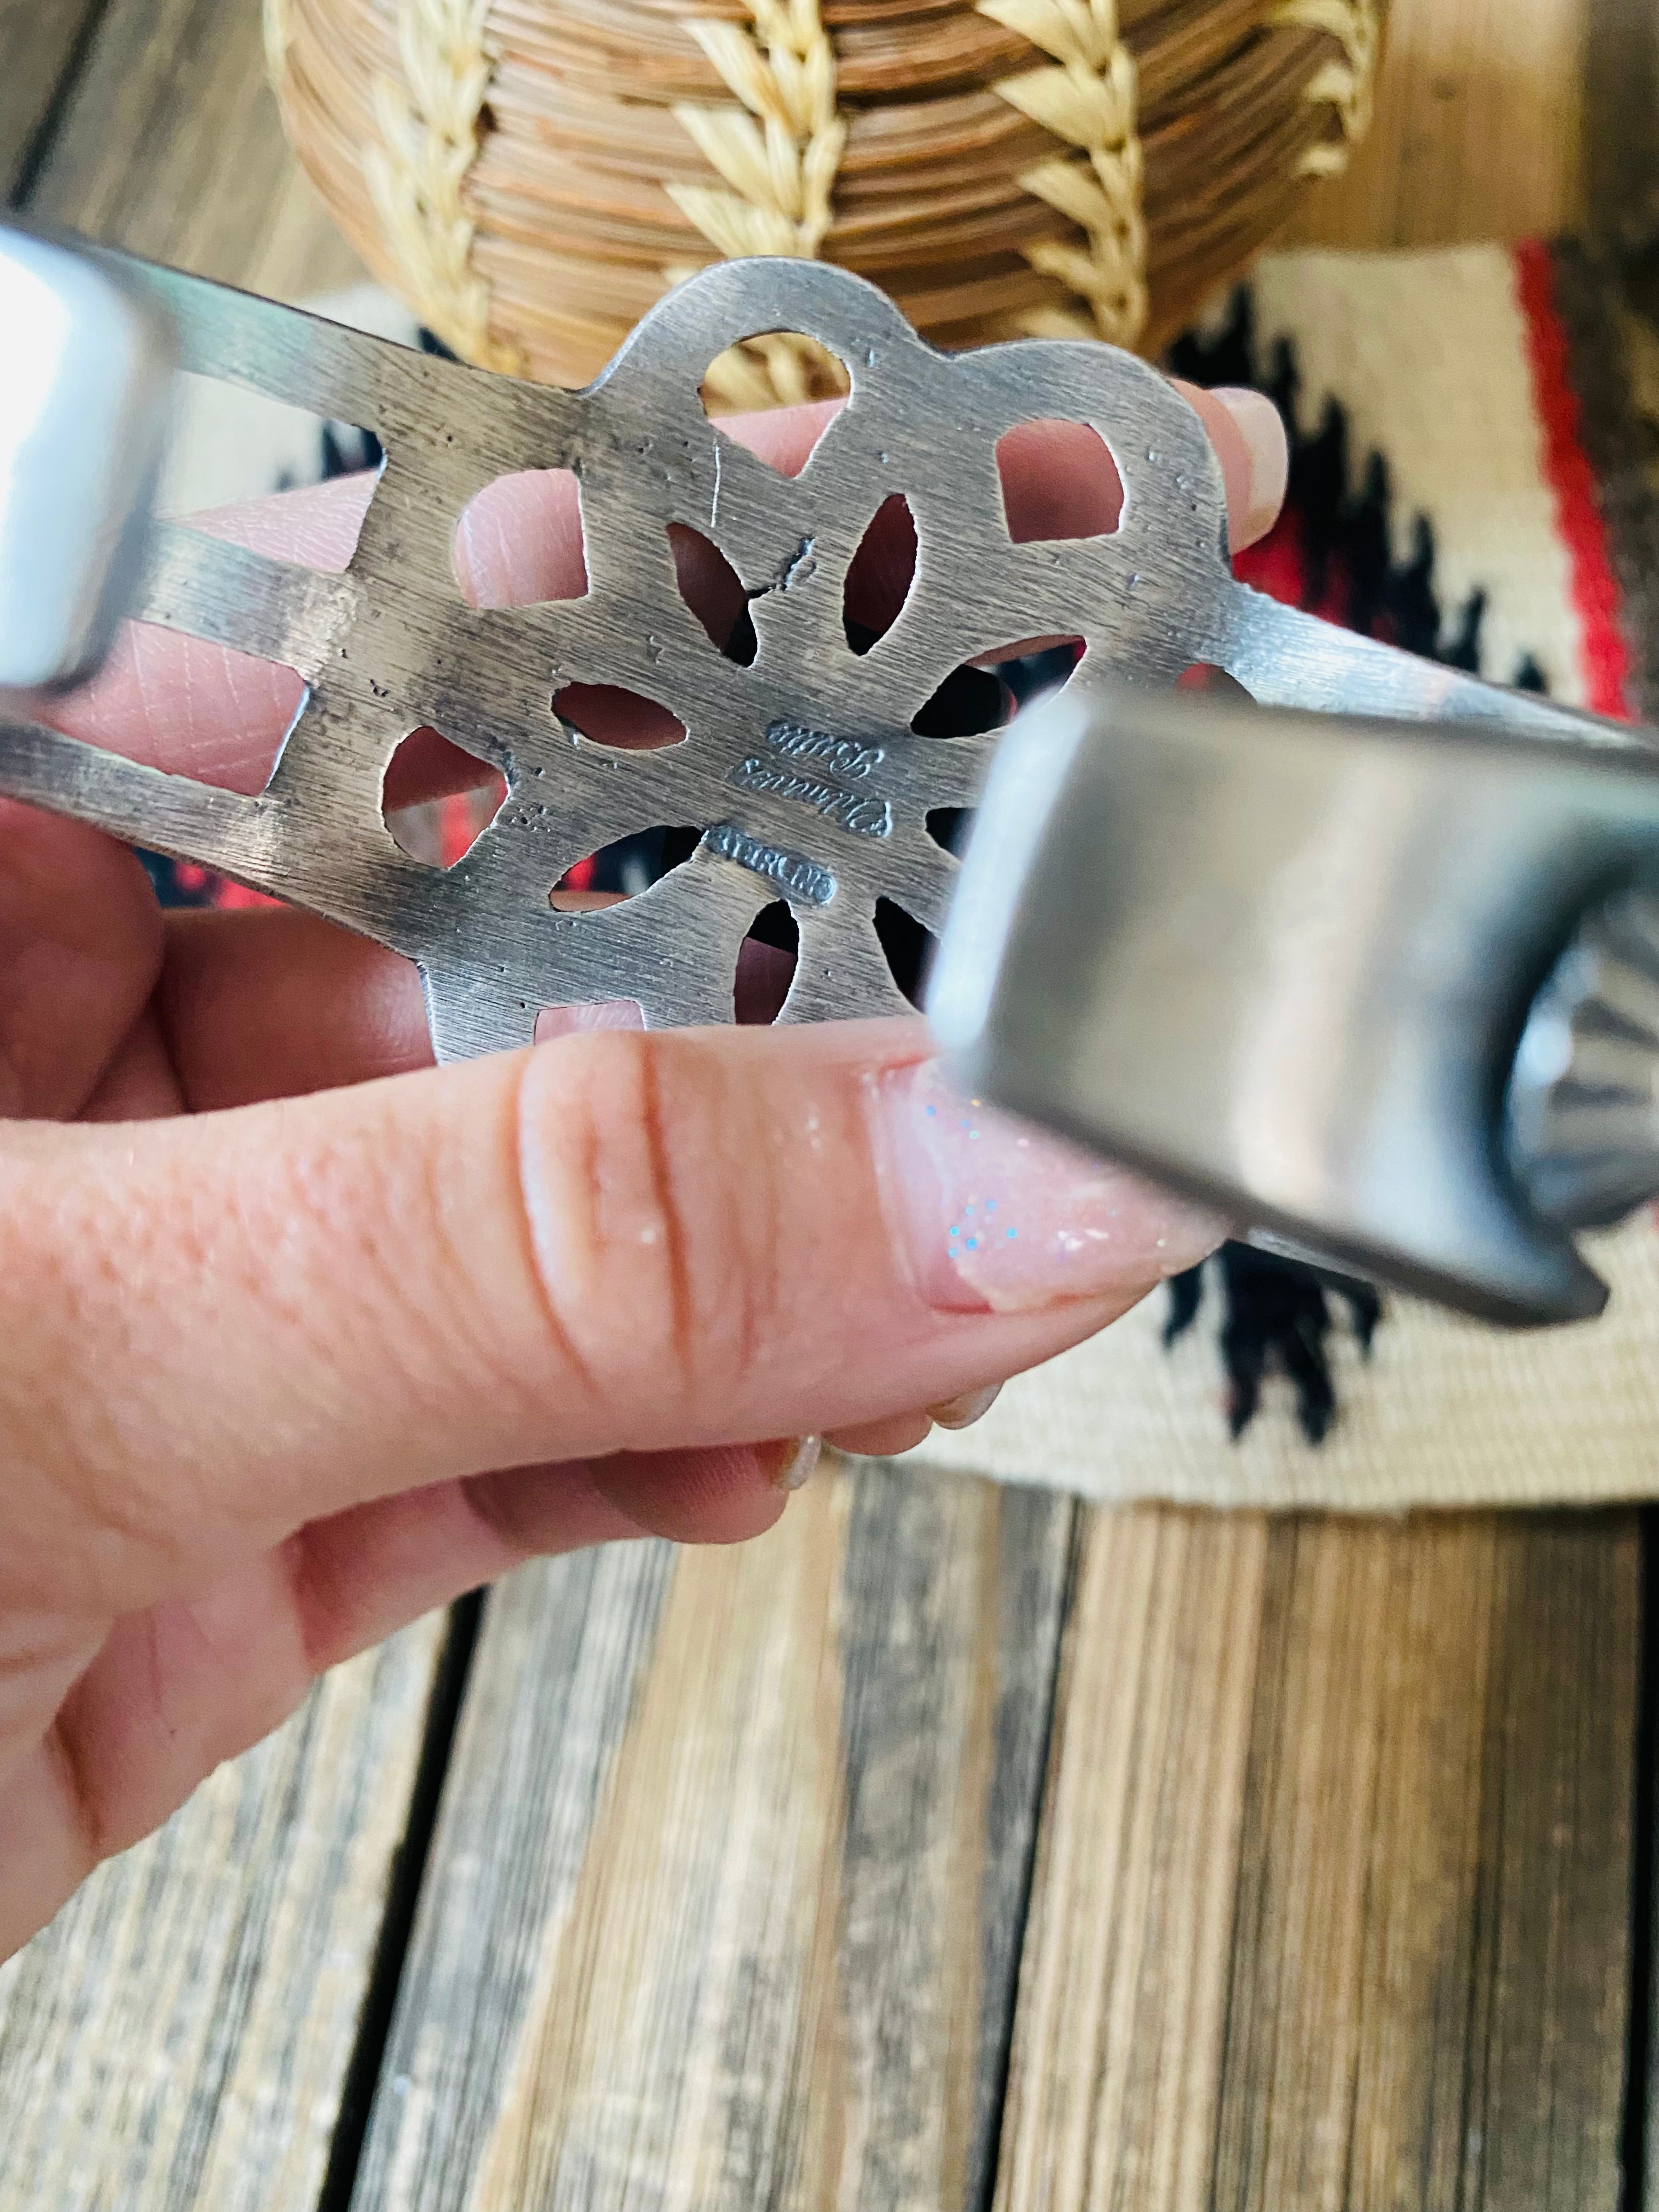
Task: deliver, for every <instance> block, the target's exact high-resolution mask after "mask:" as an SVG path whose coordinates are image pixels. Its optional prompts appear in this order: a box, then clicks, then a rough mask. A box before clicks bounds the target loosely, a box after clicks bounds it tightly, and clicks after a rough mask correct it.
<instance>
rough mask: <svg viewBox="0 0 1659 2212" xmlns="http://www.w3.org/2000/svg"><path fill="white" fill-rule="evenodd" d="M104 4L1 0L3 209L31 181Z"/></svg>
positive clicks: (0, 171) (0, 185)
mask: <svg viewBox="0 0 1659 2212" xmlns="http://www.w3.org/2000/svg"><path fill="white" fill-rule="evenodd" d="M102 5H103V0H0V62H3V67H0V206H3V205H5V204H7V203H9V202H10V201H12V200H14V199H15V197H17V194H18V191H19V190H20V188H21V186H22V185H25V184H26V182H27V175H28V171H29V168H30V167H31V166H32V163H33V159H34V157H35V155H36V154H37V152H38V151H39V149H40V146H41V143H42V140H43V135H44V134H45V133H46V132H47V131H50V129H51V127H52V113H53V109H54V106H55V103H56V100H57V97H58V94H59V92H60V91H62V90H63V89H64V88H66V86H67V85H68V84H69V83H70V82H71V81H72V80H73V77H74V74H75V70H76V63H77V62H78V60H79V59H80V53H81V48H82V41H83V40H86V39H87V38H88V36H89V35H90V33H91V32H92V30H93V29H94V26H95V23H96V21H97V16H98V11H99V9H100V7H101V6H102Z"/></svg>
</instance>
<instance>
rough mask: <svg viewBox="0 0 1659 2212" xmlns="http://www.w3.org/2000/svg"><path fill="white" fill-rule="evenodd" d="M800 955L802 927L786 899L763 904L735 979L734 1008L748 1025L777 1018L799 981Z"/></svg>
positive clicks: (741, 947)
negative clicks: (790, 989) (792, 988)
mask: <svg viewBox="0 0 1659 2212" xmlns="http://www.w3.org/2000/svg"><path fill="white" fill-rule="evenodd" d="M799 958H800V929H799V925H798V924H797V922H796V921H795V917H794V915H793V914H792V913H791V911H790V909H789V907H788V905H787V902H786V901H784V900H783V899H775V900H774V901H773V902H772V903H771V905H770V906H763V908H761V910H760V912H759V913H758V914H757V915H756V916H755V919H754V920H753V921H751V922H750V925H749V931H748V934H747V935H746V936H745V937H744V940H743V943H742V944H741V945H739V946H738V967H737V973H736V975H734V976H733V977H732V1014H733V1017H734V1018H735V1019H736V1020H737V1021H738V1022H739V1023H741V1024H744V1025H745V1026H757V1027H763V1026H764V1025H765V1024H767V1023H769V1022H775V1021H776V1019H777V1018H778V1016H779V1015H780V1014H781V1012H782V1011H783V1002H784V1000H786V999H787V997H788V995H789V986H790V985H791V984H792V983H793V981H794V980H795V967H796V963H797V962H798V961H799Z"/></svg>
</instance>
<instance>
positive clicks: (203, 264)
mask: <svg viewBox="0 0 1659 2212" xmlns="http://www.w3.org/2000/svg"><path fill="white" fill-rule="evenodd" d="M18 4H29V0H18ZM33 5H35V6H36V7H37V9H38V10H39V12H40V13H41V14H42V15H51V14H52V13H53V12H54V10H55V9H56V8H57V7H58V0H33ZM28 206H29V208H30V210H31V211H32V212H33V214H35V215H37V216H41V217H43V218H45V219H46V220H49V221H53V222H63V223H67V224H68V225H70V227H71V228H74V229H76V230H80V231H83V232H85V233H86V234H88V235H89V236H91V237H94V238H99V239H101V240H105V241H106V243H108V244H110V245H114V246H127V247H129V248H130V249H131V251H132V252H135V253H143V254H147V255H149V256H150V257H151V258H154V259H156V260H159V261H166V262H170V263H172V264H174V265H175V266H177V267H179V268H181V269H192V270H197V271H198V272H199V273H200V274H201V275H203V276H216V277H219V278H222V280H223V281H225V282H226V283H234V284H240V285H244V286H246V288H247V289H250V290H252V291H256V292H264V293H267V294H269V295H271V296H272V297H274V298H277V299H299V298H303V297H304V296H305V295H307V293H313V294H314V293H317V292H322V291H327V290H330V289H333V288H335V287H337V286H339V285H343V284H348V283H353V282H356V281H357V280H358V279H359V278H360V277H361V276H362V266H361V264H359V262H358V261H357V259H356V256H355V255H354V254H353V253H352V252H351V250H350V248H349V246H347V245H346V244H345V242H344V240H343V239H342V238H341V237H340V236H339V234H338V233H337V231H336V230H335V229H334V228H333V225H332V224H331V222H330V221H329V219H328V217H327V216H325V213H324V212H323V210H322V206H321V204H320V203H319V200H318V199H317V197H316V196H315V194H314V193H313V191H312V189H311V187H310V185H308V184H307V183H306V181H305V179H303V178H302V177H301V174H300V173H299V171H298V169H297V168H296V167H295V162H294V159H293V156H292V155H290V154H289V150H288V147H287V144H286V143H285V142H284V140H283V134H282V127H281V125H280V124H279V122H278V120H277V116H276V101H275V100H273V99H272V98H271V95H270V91H269V89H268V88H267V86H266V84H265V79H264V43H263V40H262V37H261V33H260V24H259V9H258V6H257V4H255V0H108V5H107V6H106V9H105V11H104V14H103V16H102V18H101V20H100V24H99V27H98V34H97V37H96V39H95V40H94V41H93V43H92V46H91V48H90V50H89V52H88V54H87V57H86V59H85V61H84V63H83V64H82V69H81V71H80V74H79V76H77V78H76V84H75V88H74V92H73V94H72V96H71V97H70V99H69V100H68V101H67V102H66V103H65V105H64V112H63V114H62V117H61V118H60V121H59V124H58V129H57V131H56V134H55V136H54V137H53V139H52V144H51V147H50V149H48V150H47V152H46V156H45V158H44V160H43V161H42V162H41V164H40V170H39V173H38V174H37V176H36V178H35V181H34V186H33V191H32V192H31V193H30V195H29V199H28Z"/></svg>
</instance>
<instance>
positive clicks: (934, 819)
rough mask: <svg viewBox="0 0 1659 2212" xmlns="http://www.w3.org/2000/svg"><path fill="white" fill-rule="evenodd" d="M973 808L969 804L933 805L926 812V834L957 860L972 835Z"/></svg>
mask: <svg viewBox="0 0 1659 2212" xmlns="http://www.w3.org/2000/svg"><path fill="white" fill-rule="evenodd" d="M975 811H976V810H975V808H973V807H971V806H934V807H930V808H929V810H928V813H927V835H928V836H930V837H931V838H932V839H933V842H934V843H935V844H936V845H939V846H942V847H943V848H944V849H945V851H946V852H947V853H951V854H954V855H955V856H956V858H957V860H960V859H961V858H962V856H963V854H964V853H965V852H966V851H967V849H968V840H969V837H970V836H972V835H973V830H974V815H975Z"/></svg>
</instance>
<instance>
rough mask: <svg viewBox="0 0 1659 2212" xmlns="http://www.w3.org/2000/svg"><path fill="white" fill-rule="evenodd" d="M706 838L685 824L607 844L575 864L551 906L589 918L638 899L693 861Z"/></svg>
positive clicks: (554, 893) (551, 898)
mask: <svg viewBox="0 0 1659 2212" xmlns="http://www.w3.org/2000/svg"><path fill="white" fill-rule="evenodd" d="M701 834H702V833H701V832H700V831H699V830H696V829H692V828H690V827H689V826H688V825H687V824H684V823H664V824H661V825H659V827H657V828H655V829H640V830H636V831H635V834H634V835H633V836H631V837H621V838H618V839H617V842H616V843H615V844H614V845H602V846H601V847H600V848H599V851H598V852H597V853H590V854H588V855H587V857H586V860H575V861H573V862H572V863H571V865H570V866H569V867H568V868H567V869H566V870H565V872H564V873H563V874H562V876H561V877H560V878H559V880H558V882H557V883H556V884H554V886H553V888H552V890H550V892H549V893H548V895H547V902H548V904H549V905H550V907H553V908H556V910H557V911H558V912H559V913H561V914H586V913H588V912H591V911H592V909H594V908H598V907H604V906H617V905H619V904H620V903H621V902H622V901H623V900H624V899H631V898H637V897H638V896H639V895H640V893H641V891H647V890H650V888H651V886H652V884H655V883H660V882H661V880H662V878H664V877H665V876H666V875H671V873H672V872H673V871H674V870H675V869H676V868H678V867H679V866H682V865H683V864H684V862H685V861H687V860H690V857H691V855H692V854H693V853H695V852H696V849H697V843H698V840H699V838H700V836H701Z"/></svg>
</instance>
